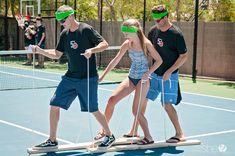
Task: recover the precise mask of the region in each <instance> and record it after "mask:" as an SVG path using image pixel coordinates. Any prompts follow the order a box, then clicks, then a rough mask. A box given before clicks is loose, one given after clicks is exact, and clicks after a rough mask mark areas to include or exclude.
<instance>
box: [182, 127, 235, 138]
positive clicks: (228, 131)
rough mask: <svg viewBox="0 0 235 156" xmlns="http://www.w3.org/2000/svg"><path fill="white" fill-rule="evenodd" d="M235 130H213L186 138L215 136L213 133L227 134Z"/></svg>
mask: <svg viewBox="0 0 235 156" xmlns="http://www.w3.org/2000/svg"><path fill="white" fill-rule="evenodd" d="M234 132H235V129H232V130H227V131H219V132H211V133H206V134H199V135H193V136H189V137H186V139H192V138H199V137H206V136H213V135H220V134H227V133H234Z"/></svg>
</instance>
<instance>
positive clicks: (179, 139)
mask: <svg viewBox="0 0 235 156" xmlns="http://www.w3.org/2000/svg"><path fill="white" fill-rule="evenodd" d="M183 141H186V140H185V139H183V138H178V137H176V136H174V137H171V138H170V139H168V140H166V142H167V143H178V142H183Z"/></svg>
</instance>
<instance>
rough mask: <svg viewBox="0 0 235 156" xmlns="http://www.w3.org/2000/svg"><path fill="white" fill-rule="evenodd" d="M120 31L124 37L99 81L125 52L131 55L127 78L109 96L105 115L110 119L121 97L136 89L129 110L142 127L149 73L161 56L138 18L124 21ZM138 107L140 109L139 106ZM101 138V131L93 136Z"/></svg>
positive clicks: (135, 133) (127, 135) (159, 61)
mask: <svg viewBox="0 0 235 156" xmlns="http://www.w3.org/2000/svg"><path fill="white" fill-rule="evenodd" d="M121 31H122V32H123V35H124V38H125V39H126V40H125V41H124V43H123V44H122V45H121V48H120V51H119V52H118V54H117V55H116V56H115V58H114V59H113V60H112V61H111V62H110V63H109V65H108V66H107V67H106V69H105V70H104V72H103V73H102V74H101V76H100V78H99V81H102V80H103V79H104V77H105V75H106V74H107V73H108V72H109V71H110V70H112V69H113V68H114V67H115V66H116V65H117V64H118V63H119V61H120V60H121V58H122V57H123V56H124V54H125V53H126V52H127V51H128V54H129V57H130V58H131V67H130V70H129V75H128V78H126V79H125V80H123V81H122V83H121V84H120V85H119V86H118V87H117V89H116V90H115V91H114V92H113V93H112V95H111V97H110V98H109V100H108V104H107V106H106V109H105V116H106V119H107V121H108V122H109V121H110V119H111V117H112V114H113V112H114V107H115V105H116V104H117V103H118V102H119V101H120V100H121V99H123V98H124V97H126V96H127V95H129V94H130V93H131V92H133V91H135V96H134V100H133V105H132V113H133V115H134V116H135V121H137V118H138V121H139V123H140V126H141V127H142V128H144V127H146V126H147V125H142V123H143V122H142V121H143V120H145V121H146V118H145V117H144V112H145V108H146V103H147V102H146V99H145V97H146V94H147V92H148V89H149V75H150V74H151V73H152V72H154V71H155V70H156V69H157V68H158V67H159V66H160V65H161V63H162V59H161V57H160V55H159V54H158V52H157V51H156V50H155V48H154V47H153V45H152V44H151V42H150V41H149V40H148V39H147V38H146V37H145V35H144V33H143V31H142V28H141V26H140V23H139V21H137V20H134V19H129V20H126V21H124V22H123V24H122V27H121ZM150 59H151V60H152V59H154V60H155V63H154V64H153V65H152V66H151V67H150V68H149V61H148V60H150ZM140 96H141V97H140ZM139 98H141V101H139V100H140V99H139ZM138 107H139V108H140V109H138ZM138 110H140V112H137V111H138ZM137 115H138V116H137ZM135 123H136V122H135ZM137 127H138V124H134V125H133V127H132V130H131V132H130V133H129V134H126V135H124V137H131V136H137ZM143 131H144V133H145V137H146V138H147V139H148V140H149V142H153V140H152V137H151V136H150V134H149V132H148V129H147V131H146V130H144V129H143ZM102 137H104V130H101V131H100V132H99V133H98V134H97V136H96V137H95V139H96V140H98V139H100V138H102Z"/></svg>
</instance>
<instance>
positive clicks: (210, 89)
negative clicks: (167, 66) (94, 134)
mask: <svg viewBox="0 0 235 156" xmlns="http://www.w3.org/2000/svg"><path fill="white" fill-rule="evenodd" d="M13 60H14V61H13ZM0 62H2V61H0ZM23 63H24V61H22V60H20V61H17V60H15V59H14V58H13V59H12V58H11V59H10V60H9V59H8V60H4V64H6V65H9V66H16V67H20V68H29V69H30V68H31V69H32V67H29V66H23V65H22V64H23ZM45 67H46V68H45V69H40V70H43V71H50V72H56V73H61V74H62V73H65V72H66V70H67V64H59V63H58V62H54V61H46V62H45ZM103 70H104V69H103V68H100V69H99V70H98V72H99V74H100V73H102V71H103ZM127 76H128V69H113V70H112V71H111V72H109V73H108V74H107V76H106V77H105V80H108V81H115V82H117V81H118V82H119V81H122V80H123V79H125V78H126V77H127ZM180 86H181V90H182V91H183V92H190V93H197V94H205V95H212V96H219V97H224V98H232V99H235V82H226V81H219V80H209V79H197V82H196V83H193V82H192V80H191V78H189V77H180Z"/></svg>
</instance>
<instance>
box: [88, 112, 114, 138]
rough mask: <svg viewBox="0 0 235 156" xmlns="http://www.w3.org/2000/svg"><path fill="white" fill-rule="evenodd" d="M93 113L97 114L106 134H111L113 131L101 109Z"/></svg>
mask: <svg viewBox="0 0 235 156" xmlns="http://www.w3.org/2000/svg"><path fill="white" fill-rule="evenodd" d="M92 114H93V115H94V116H95V118H96V120H97V121H98V122H99V123H100V125H101V126H102V128H103V129H104V133H105V135H108V136H111V135H112V133H111V131H110V129H109V126H108V123H107V120H106V118H105V116H104V115H103V114H102V113H101V112H100V111H99V110H98V111H96V112H93V113H92Z"/></svg>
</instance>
